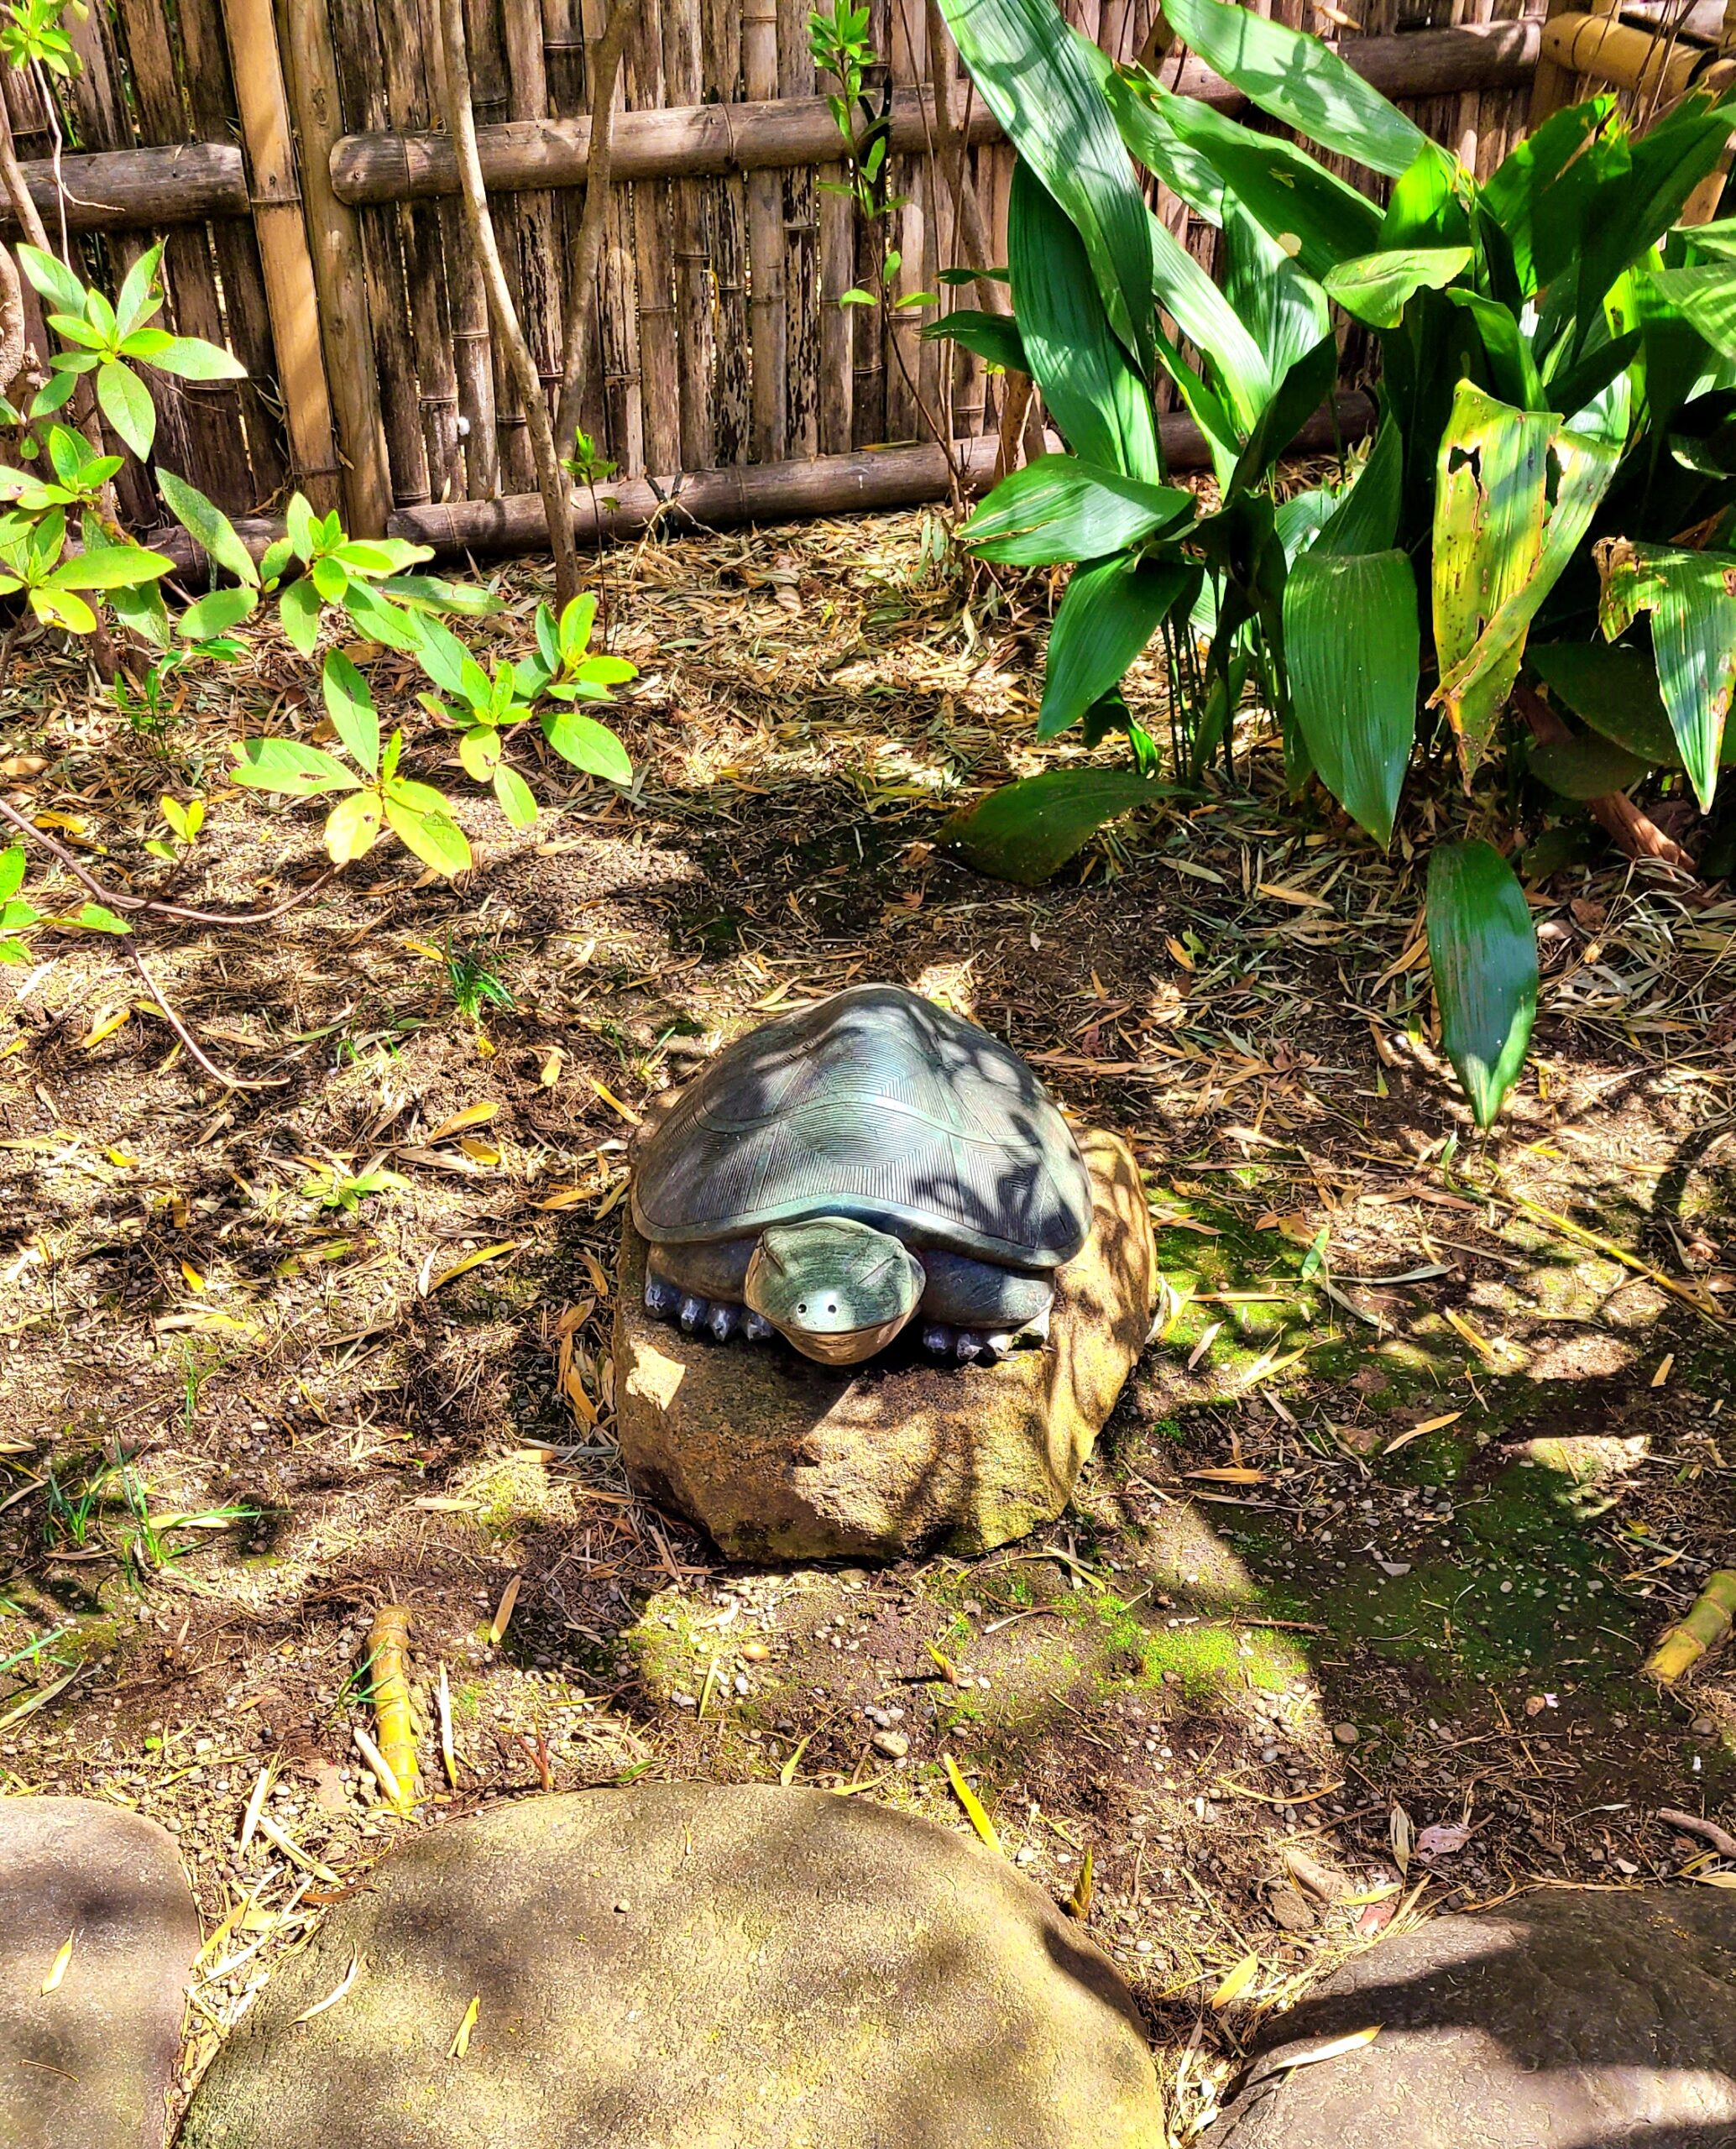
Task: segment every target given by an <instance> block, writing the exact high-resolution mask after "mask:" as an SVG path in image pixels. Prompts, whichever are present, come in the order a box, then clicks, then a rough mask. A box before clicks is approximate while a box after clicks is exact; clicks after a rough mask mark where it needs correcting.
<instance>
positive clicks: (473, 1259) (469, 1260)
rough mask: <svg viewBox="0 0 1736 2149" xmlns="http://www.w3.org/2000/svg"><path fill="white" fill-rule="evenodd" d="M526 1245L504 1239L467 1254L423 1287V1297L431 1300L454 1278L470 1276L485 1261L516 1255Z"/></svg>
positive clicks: (517, 1240)
mask: <svg viewBox="0 0 1736 2149" xmlns="http://www.w3.org/2000/svg"><path fill="white" fill-rule="evenodd" d="M523 1244H524V1241H523V1240H522V1239H502V1240H500V1241H499V1243H498V1244H497V1245H494V1246H484V1247H478V1248H477V1250H476V1252H474V1253H467V1254H466V1255H465V1256H464V1258H463V1260H462V1261H455V1262H454V1263H452V1267H451V1268H442V1270H441V1272H440V1273H439V1274H438V1275H437V1276H436V1277H434V1278H432V1279H431V1281H430V1282H428V1283H426V1284H424V1285H423V1286H422V1296H423V1297H424V1298H425V1299H431V1298H432V1297H433V1295H434V1294H435V1293H436V1292H437V1290H438V1289H440V1288H441V1286H442V1284H450V1283H451V1282H452V1279H453V1278H454V1277H456V1276H463V1275H468V1273H469V1272H470V1270H471V1269H473V1268H481V1267H482V1265H483V1263H484V1262H485V1261H498V1260H499V1258H500V1257H501V1256H502V1254H506V1253H516V1252H518V1250H519V1248H520V1247H521V1246H522V1245H523Z"/></svg>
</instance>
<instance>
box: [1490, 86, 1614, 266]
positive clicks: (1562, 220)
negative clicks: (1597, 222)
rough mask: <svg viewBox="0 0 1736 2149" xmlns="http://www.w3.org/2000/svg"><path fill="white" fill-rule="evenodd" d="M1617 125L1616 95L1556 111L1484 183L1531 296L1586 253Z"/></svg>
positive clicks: (1495, 217)
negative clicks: (1583, 244)
mask: <svg viewBox="0 0 1736 2149" xmlns="http://www.w3.org/2000/svg"><path fill="white" fill-rule="evenodd" d="M1612 120H1613V121H1614V122H1615V124H1616V125H1617V126H1618V127H1619V126H1620V125H1621V122H1620V121H1619V119H1618V118H1617V116H1616V99H1615V97H1614V95H1613V93H1609V92H1606V93H1605V94H1604V95H1603V96H1602V97H1592V98H1588V99H1587V101H1586V102H1584V103H1583V104H1577V105H1571V106H1569V107H1567V108H1566V110H1565V111H1561V112H1553V113H1551V114H1550V117H1549V118H1547V119H1546V120H1545V122H1544V123H1543V124H1542V125H1541V126H1540V127H1539V128H1537V129H1536V130H1535V132H1534V133H1530V134H1529V135H1527V136H1526V137H1525V139H1524V140H1523V141H1521V142H1519V144H1516V145H1515V147H1514V148H1513V149H1511V150H1509V152H1508V154H1507V155H1506V157H1505V158H1504V159H1503V161H1502V162H1501V164H1500V165H1498V167H1497V168H1496V170H1494V171H1493V173H1492V174H1491V175H1490V176H1489V178H1488V180H1486V181H1485V182H1484V185H1483V190H1482V192H1483V200H1484V202H1485V203H1486V205H1487V207H1488V210H1489V212H1490V214H1491V215H1492V216H1493V217H1494V219H1495V222H1497V223H1498V225H1499V226H1500V227H1501V229H1502V230H1503V232H1504V233H1506V235H1507V240H1508V243H1509V247H1510V248H1511V249H1512V253H1513V260H1514V269H1515V270H1516V272H1517V274H1518V275H1519V284H1520V288H1521V289H1522V290H1524V293H1525V295H1527V296H1528V297H1529V295H1531V294H1532V293H1533V292H1535V291H1536V290H1539V289H1540V287H1541V286H1542V285H1545V284H1547V283H1550V282H1551V281H1552V280H1554V278H1555V277H1556V275H1558V274H1559V273H1560V271H1561V269H1562V268H1563V267H1564V266H1565V265H1566V263H1568V262H1569V261H1571V259H1573V258H1574V256H1575V254H1577V251H1578V248H1579V244H1580V241H1581V238H1582V235H1583V233H1584V230H1585V222H1586V217H1587V212H1588V210H1589V208H1590V207H1591V204H1592V201H1593V199H1594V198H1595V196H1596V194H1597V185H1598V177H1599V170H1600V166H1601V165H1603V162H1604V158H1605V155H1606V154H1607V152H1606V151H1604V149H1603V141H1602V138H1603V136H1604V135H1606V134H1607V133H1608V129H1609V127H1610V123H1611V122H1612Z"/></svg>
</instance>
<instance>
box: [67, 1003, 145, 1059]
mask: <svg viewBox="0 0 1736 2149" xmlns="http://www.w3.org/2000/svg"><path fill="white" fill-rule="evenodd" d="M132 1014H133V1010H132V1009H131V1007H107V1008H105V1009H104V1010H103V1012H102V1013H101V1014H100V1015H95V1016H92V1018H91V1027H90V1028H89V1030H88V1031H87V1032H86V1034H85V1035H84V1036H83V1037H81V1038H80V1039H79V1041H78V1048H79V1050H80V1051H81V1052H89V1051H90V1050H91V1049H92V1047H93V1046H96V1045H99V1044H101V1043H102V1040H103V1039H104V1038H112V1036H113V1035H114V1033H115V1032H116V1031H117V1030H118V1029H119V1027H121V1025H122V1023H123V1022H128V1021H130V1020H131V1019H132Z"/></svg>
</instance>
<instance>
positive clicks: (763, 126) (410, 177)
mask: <svg viewBox="0 0 1736 2149" xmlns="http://www.w3.org/2000/svg"><path fill="white" fill-rule="evenodd" d="M741 26H742V34H743V43H744V47H747V46H749V45H757V46H758V48H759V54H758V58H759V64H758V65H756V71H755V80H756V81H759V82H766V83H769V84H770V85H771V86H769V87H767V88H765V89H761V90H750V92H749V93H748V96H747V98H746V100H745V102H741V103H738V104H731V105H729V106H727V107H725V105H724V104H722V103H711V104H701V105H698V106H691V107H677V108H672V109H670V110H668V111H666V112H622V113H621V114H620V115H619V117H618V119H617V122H616V126H615V134H614V177H615V179H616V180H618V181H620V180H640V179H677V178H682V177H703V176H707V175H714V174H723V173H725V172H731V171H736V172H747V173H749V174H750V175H751V174H755V173H763V172H766V171H770V170H777V169H782V168H783V167H787V166H789V165H819V164H825V163H828V162H829V161H830V160H831V157H832V154H833V151H834V148H835V145H836V142H837V135H836V132H835V128H834V121H833V118H832V115H831V113H830V112H829V111H828V110H827V109H826V104H825V100H824V98H823V97H796V98H790V99H785V100H780V99H779V98H778V97H777V96H776V0H743V10H742V24H741ZM768 34H769V37H770V40H771V44H770V49H769V50H767V49H766V39H767V35H768ZM1541 34H1542V25H1540V24H1538V23H1536V22H1535V21H1528V22H1518V23H1508V22H1493V23H1485V24H1464V25H1463V26H1461V27H1460V28H1458V29H1441V30H1418V31H1416V32H1414V33H1413V34H1407V35H1404V36H1394V37H1371V38H1362V39H1353V40H1352V41H1351V42H1350V43H1348V44H1345V45H1344V46H1343V47H1342V48H1341V58H1342V59H1343V60H1345V61H1346V64H1347V65H1349V66H1350V67H1352V70H1353V71H1355V72H1356V73H1357V74H1359V75H1361V76H1362V78H1363V80H1364V81H1368V82H1371V83H1372V84H1373V86H1374V87H1375V88H1377V89H1378V90H1379V91H1381V92H1383V94H1384V95H1385V96H1388V97H1404V98H1409V97H1424V96H1437V95H1442V94H1446V93H1447V92H1451V93H1454V94H1456V93H1457V92H1460V91H1461V90H1470V89H1516V88H1521V87H1524V86H1526V85H1527V84H1528V83H1529V81H1530V79H1531V76H1532V73H1533V71H1534V70H1535V66H1536V65H1537V60H1538V54H1539V50H1540V37H1541ZM1634 34H1635V35H1636V36H1639V35H1643V33H1640V32H1637V31H1636V32H1635V33H1634ZM744 58H745V52H744ZM1164 80H1165V81H1166V82H1168V81H1169V80H1170V74H1169V71H1166V73H1165V76H1164ZM1178 86H1179V88H1180V89H1181V91H1182V92H1184V93H1185V94H1187V95H1189V96H1193V97H1199V98H1200V100H1201V102H1204V103H1206V104H1210V105H1211V106H1213V107H1216V109H1217V110H1219V111H1221V112H1237V111H1240V110H1242V108H1243V107H1245V105H1246V102H1247V100H1246V99H1245V98H1244V97H1242V95H1241V94H1240V92H1237V91H1236V90H1233V89H1232V88H1231V86H1230V85H1229V84H1228V83H1227V82H1225V81H1221V79H1220V78H1219V77H1218V76H1216V75H1214V74H1213V73H1212V72H1211V71H1210V69H1209V68H1206V67H1204V66H1202V65H1200V64H1199V63H1198V62H1197V61H1194V60H1190V61H1188V62H1187V63H1185V64H1184V65H1183V67H1182V69H1181V71H1180V76H1179V84H1178ZM930 95H931V93H930V92H928V90H927V89H925V88H924V89H918V88H917V87H915V86H905V87H904V88H903V90H902V93H900V94H898V95H896V96H895V97H894V98H893V102H892V149H893V150H915V149H921V148H923V146H924V144H925V142H926V140H927V134H926V133H925V128H924V120H925V117H926V114H925V112H924V106H925V104H926V103H927V102H928V99H929V97H930ZM959 116H960V119H962V118H963V107H962V103H961V105H960V115H959ZM589 139H590V123H589V121H588V120H587V119H558V120H557V119H548V120H541V121H534V122H520V123H509V124H506V125H503V126H498V127H478V130H477V143H478V149H479V150H480V152H481V154H482V159H483V175H484V178H485V179H486V180H487V181H488V186H489V191H490V192H491V193H506V192H510V191H515V190H516V189H520V188H526V187H562V186H583V183H584V176H585V163H586V157H587V154H588V144H589ZM970 140H971V143H972V144H982V143H988V142H999V141H1000V140H1001V133H1000V129H999V128H997V127H996V124H995V123H994V120H993V118H991V116H990V114H989V113H988V112H986V111H985V109H984V108H983V104H982V100H981V99H980V97H978V98H976V99H975V100H974V101H973V103H972V107H971V114H970ZM332 186H333V188H334V190H335V191H336V192H337V196H338V199H339V200H340V201H348V202H350V203H351V204H358V203H363V202H372V201H407V200H410V199H411V198H412V197H414V196H418V195H422V194H452V193H456V192H457V191H458V173H457V168H456V166H455V165H454V163H453V160H452V144H451V143H450V142H449V141H448V140H447V138H446V137H445V136H444V135H442V134H422V135H415V134H401V133H371V134H370V133H363V134H351V135H348V136H346V137H344V138H343V139H342V140H340V141H337V143H336V144H334V146H333V148H332Z"/></svg>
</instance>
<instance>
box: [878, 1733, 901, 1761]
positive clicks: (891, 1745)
mask: <svg viewBox="0 0 1736 2149" xmlns="http://www.w3.org/2000/svg"><path fill="white" fill-rule="evenodd" d="M872 1744H873V1747H874V1750H875V1751H876V1753H877V1754H885V1755H886V1759H888V1760H890V1761H902V1759H904V1756H905V1755H906V1754H907V1753H908V1752H909V1751H910V1741H909V1740H908V1739H907V1738H906V1737H905V1735H904V1733H902V1731H876V1733H875V1734H874V1738H873V1740H872Z"/></svg>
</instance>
